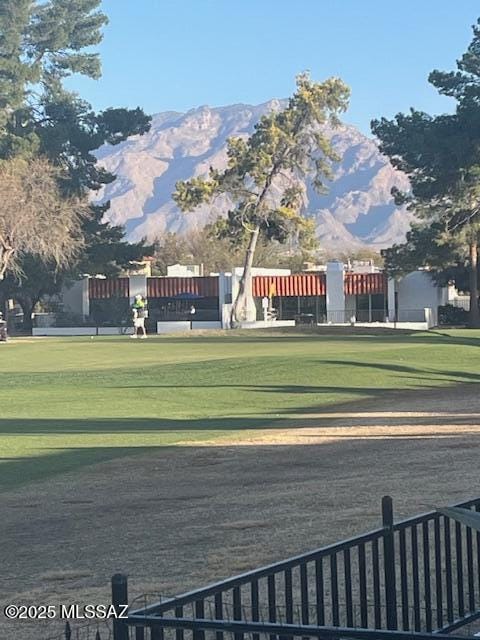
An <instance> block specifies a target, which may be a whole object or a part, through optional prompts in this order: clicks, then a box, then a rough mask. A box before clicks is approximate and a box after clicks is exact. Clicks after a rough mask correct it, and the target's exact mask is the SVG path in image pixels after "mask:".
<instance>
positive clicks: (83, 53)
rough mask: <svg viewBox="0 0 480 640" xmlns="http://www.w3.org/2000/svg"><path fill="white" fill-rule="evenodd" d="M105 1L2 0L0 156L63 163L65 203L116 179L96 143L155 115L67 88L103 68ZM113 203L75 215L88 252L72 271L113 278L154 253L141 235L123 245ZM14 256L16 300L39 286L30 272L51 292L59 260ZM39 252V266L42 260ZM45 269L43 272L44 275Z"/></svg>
mask: <svg viewBox="0 0 480 640" xmlns="http://www.w3.org/2000/svg"><path fill="white" fill-rule="evenodd" d="M100 6H101V0H0V159H1V158H3V159H16V158H24V159H25V160H26V161H33V160H34V159H36V158H42V159H45V160H46V161H48V162H49V164H51V165H54V166H55V167H58V169H59V172H58V174H57V177H58V188H59V194H60V195H61V196H62V198H63V199H64V202H65V203H69V202H72V201H78V200H82V201H84V202H86V201H87V199H89V198H91V193H92V191H98V190H99V189H101V188H102V187H103V186H104V185H106V184H109V183H111V182H113V181H114V180H115V176H114V175H112V174H111V173H109V172H108V171H106V170H105V169H104V168H103V167H102V166H101V164H100V163H99V162H98V160H97V157H96V155H95V153H94V152H95V151H96V150H97V149H99V148H100V147H101V146H102V145H104V144H111V145H115V144H119V143H121V142H123V141H124V140H126V139H127V138H128V137H130V136H132V135H136V134H139V135H142V134H144V133H145V132H147V131H148V130H149V128H150V117H149V116H147V115H145V114H144V112H143V111H142V109H140V108H136V109H123V108H110V109H106V110H105V111H103V112H100V113H95V111H94V110H93V109H92V107H91V106H90V105H89V104H88V103H87V102H85V101H84V100H82V99H81V98H80V97H79V96H78V95H77V94H76V93H75V92H72V91H68V90H67V89H66V88H65V84H64V81H65V79H67V78H68V77H69V76H71V75H74V74H80V75H84V76H86V77H89V78H94V79H98V78H99V77H100V75H101V62H100V57H99V54H98V53H97V52H96V51H95V50H94V47H95V46H96V45H98V44H99V43H100V42H101V40H102V37H103V34H102V28H103V27H104V26H105V24H107V21H108V20H107V17H106V15H105V14H104V13H103V12H102V11H101V9H100ZM108 207H109V203H105V205H103V206H102V207H98V206H92V208H91V212H90V215H89V216H85V217H83V218H82V219H81V220H79V221H78V225H79V227H78V229H77V230H76V232H75V234H76V235H77V236H78V237H80V238H81V240H82V245H83V249H82V250H81V251H78V252H77V256H76V258H77V259H76V263H75V265H74V269H76V271H77V272H79V273H81V272H85V273H105V274H106V275H113V274H116V273H118V272H119V270H120V269H121V268H124V267H126V266H127V265H128V263H129V262H130V261H131V260H134V261H137V260H140V259H141V258H142V257H144V256H145V255H148V254H149V253H151V252H152V251H153V247H148V246H147V245H146V244H145V243H144V242H140V243H136V244H129V243H128V242H126V240H125V233H124V230H123V228H122V227H118V226H113V225H110V224H109V223H108V222H106V221H105V219H104V214H105V213H106V212H107V210H108ZM17 256H18V258H19V262H18V263H17V266H18V267H19V268H20V269H21V270H22V271H23V276H22V278H21V279H19V278H13V280H14V282H16V295H17V297H21V290H22V287H23V288H24V289H26V288H30V290H33V289H35V290H38V287H37V286H36V285H37V283H33V282H31V279H32V278H38V280H39V281H40V280H41V281H42V283H48V286H47V287H46V289H50V288H51V287H52V286H54V284H55V283H57V284H58V286H60V284H61V282H62V281H63V278H62V277H61V269H60V268H59V267H61V266H62V265H59V264H55V261H54V259H53V258H54V257H53V256H46V255H45V256H42V255H40V254H38V253H37V254H32V255H28V253H25V252H19V253H18V254H17ZM42 257H44V258H45V260H44V261H43V263H42V260H40V262H39V260H38V259H39V258H42ZM22 260H24V264H23V267H22V264H21V261H22ZM33 264H36V265H37V268H36V269H32V265H33ZM40 264H43V267H41V266H40ZM71 268H72V265H71V264H70V265H69V267H68V269H69V270H70V269H71ZM39 269H42V270H44V271H45V273H44V274H43V276H42V277H40V275H39ZM69 273H71V271H69ZM48 274H50V278H49V275H48ZM11 280H12V279H10V284H12V282H11ZM10 290H12V287H10ZM13 290H15V288H14V289H13Z"/></svg>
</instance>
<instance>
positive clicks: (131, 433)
mask: <svg viewBox="0 0 480 640" xmlns="http://www.w3.org/2000/svg"><path fill="white" fill-rule="evenodd" d="M300 389H301V391H299V393H305V392H306V390H307V392H308V393H321V392H331V391H332V388H331V387H307V388H305V387H303V386H301V387H300ZM265 390H269V391H270V392H271V390H272V388H271V387H266V388H265ZM274 390H275V392H290V393H291V392H292V386H291V385H287V386H286V387H285V386H282V385H279V388H277V387H274ZM293 391H294V392H296V391H298V390H297V389H296V387H293ZM342 391H344V392H348V393H352V394H355V393H356V394H358V395H359V396H360V397H359V398H358V399H357V400H355V401H352V400H349V401H345V402H343V403H338V402H337V403H335V404H333V403H332V404H330V405H325V404H323V405H320V406H319V407H314V406H313V407H312V406H308V407H307V406H305V405H302V406H298V407H289V408H288V409H283V410H278V413H277V414H276V415H275V416H271V415H270V416H267V415H265V416H264V417H262V416H234V417H214V418H193V419H191V418H190V419H188V418H182V419H170V418H157V417H146V418H145V417H144V418H93V419H68V418H65V419H61V418H56V419H36V418H31V419H0V434H3V435H6V436H19V437H22V436H27V437H32V438H34V441H33V443H29V445H28V446H29V447H30V448H31V449H34V450H35V451H37V452H38V455H32V457H26V456H25V455H23V453H24V452H19V454H20V455H18V456H15V455H12V456H11V457H9V456H8V455H5V453H6V452H5V451H4V452H3V454H4V455H3V457H2V459H1V461H0V490H6V489H12V488H14V487H17V486H20V485H23V484H27V483H29V482H32V481H35V480H40V479H43V478H47V477H50V476H56V475H59V474H64V473H68V472H70V471H76V470H79V469H82V468H84V467H87V466H91V465H95V464H98V463H99V462H105V461H109V460H114V459H117V458H126V457H130V456H132V455H139V454H142V453H147V452H148V453H153V452H155V451H158V450H164V449H168V448H169V447H170V448H176V445H178V444H182V443H190V446H191V443H192V441H196V440H198V441H199V442H201V441H208V440H217V441H218V442H219V444H221V443H222V441H224V442H223V444H224V446H229V438H230V439H231V438H232V437H233V438H234V440H235V441H237V442H238V441H241V439H242V437H248V436H251V434H249V433H246V432H248V431H252V430H253V431H254V430H264V431H267V432H268V431H272V430H273V431H279V430H287V429H288V430H294V429H301V428H312V427H314V428H318V429H324V430H325V429H329V428H339V427H346V428H349V427H352V428H353V427H364V428H370V427H376V426H380V427H392V428H395V427H397V428H399V427H409V428H410V427H422V426H427V425H428V426H432V425H435V426H439V427H442V426H448V427H453V428H454V427H455V426H459V427H461V426H472V424H473V425H475V424H476V423H480V402H479V403H477V405H473V407H470V406H468V408H466V409H465V413H459V412H458V409H457V407H456V406H455V405H452V407H453V408H452V409H449V408H447V409H446V410H440V409H437V410H436V413H435V409H433V415H429V411H432V407H433V408H435V402H436V399H438V398H439V397H441V398H443V397H444V396H445V394H446V389H445V388H444V389H439V388H438V387H427V388H426V387H425V386H423V387H422V388H420V389H416V390H410V391H405V390H402V391H395V390H391V391H388V392H386V391H385V390H384V389H374V388H365V387H362V388H344V389H342ZM472 391H474V388H472V385H471V384H469V383H467V384H464V385H457V386H451V387H448V393H449V394H451V396H452V397H454V396H455V394H458V393H462V392H466V393H469V394H472ZM439 394H441V395H440V396H439ZM474 396H475V397H477V394H476V392H474ZM398 400H402V401H403V405H404V406H406V409H404V410H403V411H399V410H398V409H397V411H396V409H395V406H396V402H397V401H398ZM419 400H420V401H421V402H423V401H424V402H425V408H422V409H418V402H419ZM429 403H430V405H431V407H430V410H429V409H428V406H429ZM397 406H398V404H397ZM412 407H413V411H415V407H417V409H416V410H417V413H413V414H412ZM422 407H423V405H422ZM475 409H476V410H477V412H478V413H474V411H475ZM362 411H363V412H368V413H364V414H363V415H362ZM385 411H386V412H388V413H387V414H385ZM390 413H392V415H389V414H390ZM303 414H305V415H303ZM322 414H324V415H322ZM363 433H364V435H358V436H357V435H354V436H349V434H348V433H345V434H344V435H341V434H338V433H335V437H337V436H338V437H340V438H345V439H348V438H349V437H354V438H362V439H364V438H365V437H372V438H373V437H375V438H378V437H380V438H381V437H384V435H383V434H381V433H380V434H378V433H377V435H375V434H372V435H371V436H369V434H368V433H367V432H366V431H365V432H363ZM142 435H143V436H145V437H146V438H147V440H148V442H147V443H146V442H145V441H142ZM310 435H311V434H310ZM392 435H393V436H394V437H398V438H402V437H407V436H402V434H398V435H395V434H392ZM423 435H426V434H425V433H424V432H420V431H418V432H416V433H415V437H420V436H423ZM468 435H471V436H473V435H477V432H476V431H475V429H473V430H470V431H469V432H468ZM49 436H51V437H52V438H53V439H50V438H49ZM58 436H65V440H64V441H63V442H64V446H63V447H62V446H58V445H59V440H58V439H57V438H58ZM82 436H85V437H86V442H87V443H89V446H86V447H79V446H77V443H78V440H77V442H76V443H75V446H73V447H72V446H69V443H68V437H73V438H75V437H76V438H78V437H82ZM89 436H100V437H102V436H105V437H107V438H108V437H109V438H110V439H109V442H106V446H104V447H102V446H100V447H98V446H96V447H94V446H91V444H92V442H91V440H89V439H88V438H89ZM152 436H153V437H158V441H152ZM431 436H432V434H430V437H431ZM298 437H299V438H302V437H309V436H308V434H306V435H305V436H304V434H302V433H299V436H298ZM388 437H390V434H388ZM112 438H113V440H114V441H115V438H118V446H111V443H112ZM126 438H130V440H129V441H127V442H128V444H127V442H126V441H125V439H126ZM135 441H137V442H138V446H136V445H135V444H134V445H133V446H132V444H131V443H135ZM60 442H62V441H60ZM71 444H74V443H71Z"/></svg>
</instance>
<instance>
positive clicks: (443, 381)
mask: <svg viewBox="0 0 480 640" xmlns="http://www.w3.org/2000/svg"><path fill="white" fill-rule="evenodd" d="M479 347H480V332H477V331H432V332H429V333H413V334H408V333H401V332H385V331H384V332H377V333H375V331H374V330H368V331H367V330H362V329H358V328H357V329H355V330H352V329H350V328H348V329H339V330H334V329H325V330H323V331H320V330H319V331H317V332H313V331H312V332H308V331H306V332H299V331H290V332H288V331H287V332H243V333H237V332H230V333H218V334H208V335H191V336H188V337H187V336H178V337H173V336H172V337H158V338H156V337H150V338H149V339H148V340H146V341H133V340H130V339H128V338H125V337H118V338H94V339H93V340H91V339H90V338H88V339H74V338H71V339H19V340H14V341H12V342H10V343H8V344H2V345H0V362H1V367H0V371H1V374H0V375H1V382H0V402H1V412H0V490H1V494H0V515H1V517H0V540H2V545H1V548H0V566H1V567H2V571H1V577H0V611H1V607H2V605H5V604H7V603H17V604H42V603H43V604H55V605H59V604H85V603H94V604H107V603H108V602H109V597H110V595H109V580H110V577H111V576H112V575H113V574H114V573H116V572H118V571H122V572H125V573H127V574H128V575H129V576H130V578H129V579H130V587H129V589H130V598H131V599H134V598H135V597H137V596H140V595H141V594H143V593H149V594H159V593H162V594H166V595H169V594H170V595H171V594H175V593H180V592H182V591H186V590H188V589H190V588H194V587H199V586H202V585H204V584H206V583H208V582H210V581H214V580H219V579H222V578H226V577H228V576H229V575H232V574H234V573H238V572H240V571H244V570H247V569H253V568H255V567H257V566H259V565H262V564H266V563H268V562H273V561H278V560H281V559H283V558H285V557H288V556H290V555H294V554H297V553H300V552H302V551H307V550H310V549H312V548H315V547H318V546H321V545H324V544H327V543H331V542H334V541H336V540H339V539H342V538H345V537H348V536H351V535H354V534H357V533H360V532H363V531H365V530H367V529H368V528H371V527H374V526H378V524H379V502H380V499H381V496H382V495H385V494H389V495H392V496H393V498H394V504H395V512H396V515H397V517H400V516H407V515H413V514H415V513H418V512H420V511H425V510H428V509H431V508H432V507H433V506H435V505H439V504H445V503H449V502H452V501H459V500H461V499H462V498H465V497H474V496H477V495H478V494H479V492H480V482H479V477H478V476H479V474H478V460H479V456H480V439H479V426H478V425H479V422H480V420H479V419H480V394H479V393H478V382H479V380H480V348H479ZM48 625H49V629H44V630H43V626H41V627H40V628H39V626H38V624H31V625H30V624H27V623H25V622H24V621H22V622H20V621H11V622H8V621H6V620H5V619H4V618H2V617H1V616H0V636H1V637H2V638H3V637H5V638H13V637H15V638H17V637H18V638H22V640H38V638H39V637H48V636H51V635H53V634H54V633H60V631H61V630H62V623H61V622H60V621H58V620H56V621H52V622H51V625H50V623H48Z"/></svg>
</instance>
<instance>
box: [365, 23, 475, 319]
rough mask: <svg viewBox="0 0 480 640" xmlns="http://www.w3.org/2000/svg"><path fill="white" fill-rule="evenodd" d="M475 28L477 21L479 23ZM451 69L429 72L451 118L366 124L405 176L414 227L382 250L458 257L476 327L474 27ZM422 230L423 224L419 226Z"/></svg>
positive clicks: (430, 258)
mask: <svg viewBox="0 0 480 640" xmlns="http://www.w3.org/2000/svg"><path fill="white" fill-rule="evenodd" d="M479 25H480V21H479ZM457 67H458V70H457V71H456V72H450V73H444V72H440V71H434V72H432V73H431V74H430V76H429V81H430V82H431V83H432V84H433V85H434V86H435V87H436V88H437V89H438V90H439V91H440V92H441V93H443V94H445V95H449V96H451V97H453V98H454V99H455V100H456V101H457V104H456V110H455V113H454V114H452V115H441V116H437V117H432V116H430V115H428V114H426V113H422V112H419V111H415V110H412V111H411V112H410V113H409V114H407V115H405V114H399V115H397V116H396V118H395V119H394V120H391V121H389V120H386V119H385V118H382V119H381V120H378V121H374V122H373V123H372V130H373V132H374V133H375V135H377V136H378V138H379V139H380V143H381V144H380V148H381V150H382V151H383V152H384V153H385V154H386V155H388V156H389V157H390V159H391V162H392V164H393V165H394V166H396V167H397V168H398V169H400V170H401V171H404V172H405V173H406V174H407V175H408V176H409V178H410V184H411V192H410V193H409V194H400V193H395V196H396V200H397V202H398V203H406V204H407V205H408V207H409V209H410V210H411V211H413V212H414V213H415V215H416V216H417V218H418V220H419V221H420V222H421V226H420V227H417V228H415V229H414V230H413V231H412V233H411V234H410V235H409V237H408V238H407V244H406V245H404V246H399V247H394V248H393V249H392V251H390V253H386V257H387V262H390V263H391V264H392V263H395V264H396V265H397V266H400V267H401V265H402V263H404V264H409V266H410V267H419V266H429V267H433V268H434V269H437V270H438V271H440V270H441V264H442V263H443V264H444V265H445V268H449V267H450V265H451V263H458V261H459V260H463V266H464V268H466V269H467V270H468V273H469V290H470V323H471V325H472V326H480V311H479V306H478V297H479V284H478V242H479V224H480V180H479V178H480V156H479V154H478V150H479V148H480V27H479V26H478V25H477V26H476V27H474V37H473V40H472V42H471V44H470V46H469V47H468V50H467V52H466V53H465V54H464V55H463V57H462V58H461V60H460V61H459V62H458V63H457ZM421 227H425V229H422V228H421Z"/></svg>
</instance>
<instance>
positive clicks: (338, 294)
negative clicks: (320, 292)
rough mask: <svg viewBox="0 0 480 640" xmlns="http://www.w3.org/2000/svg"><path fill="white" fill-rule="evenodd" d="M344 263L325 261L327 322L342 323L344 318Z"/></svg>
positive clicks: (344, 320)
mask: <svg viewBox="0 0 480 640" xmlns="http://www.w3.org/2000/svg"><path fill="white" fill-rule="evenodd" d="M344 279H345V265H344V264H343V262H327V274H326V280H327V296H326V297H327V322H329V323H330V322H331V323H334V324H338V323H344V322H346V321H347V319H346V318H345V285H344Z"/></svg>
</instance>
